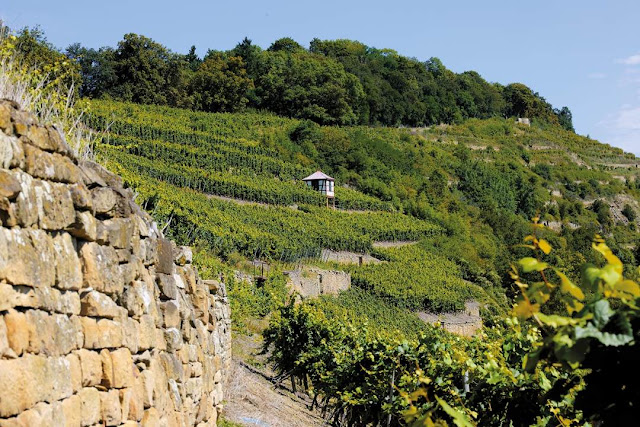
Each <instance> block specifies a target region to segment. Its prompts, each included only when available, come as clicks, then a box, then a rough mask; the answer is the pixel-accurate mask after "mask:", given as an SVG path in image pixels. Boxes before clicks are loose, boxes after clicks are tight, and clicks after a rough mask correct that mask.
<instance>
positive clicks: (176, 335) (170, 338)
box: [164, 328, 183, 352]
mask: <svg viewBox="0 0 640 427" xmlns="http://www.w3.org/2000/svg"><path fill="white" fill-rule="evenodd" d="M164 339H165V341H166V342H167V350H168V351H171V352H175V351H177V350H180V349H181V348H182V345H183V341H182V334H181V333H180V331H179V330H177V329H176V328H169V329H166V330H165V331H164Z"/></svg>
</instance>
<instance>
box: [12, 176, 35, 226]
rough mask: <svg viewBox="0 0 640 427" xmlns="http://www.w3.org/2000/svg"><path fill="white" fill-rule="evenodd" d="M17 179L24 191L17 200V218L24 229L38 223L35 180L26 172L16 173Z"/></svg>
mask: <svg viewBox="0 0 640 427" xmlns="http://www.w3.org/2000/svg"><path fill="white" fill-rule="evenodd" d="M16 177H17V178H18V180H19V181H20V186H21V187H22V191H20V194H19V195H18V197H17V198H16V206H15V207H16V209H15V216H16V217H17V220H18V224H20V225H21V226H23V227H30V226H32V225H33V224H35V223H37V222H38V203H37V200H36V190H35V187H34V179H33V178H32V177H31V175H29V174H26V173H24V172H16Z"/></svg>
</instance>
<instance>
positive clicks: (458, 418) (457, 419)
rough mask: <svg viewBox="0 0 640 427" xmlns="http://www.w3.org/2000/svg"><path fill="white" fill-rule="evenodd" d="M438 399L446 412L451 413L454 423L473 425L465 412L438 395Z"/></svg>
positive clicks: (464, 425)
mask: <svg viewBox="0 0 640 427" xmlns="http://www.w3.org/2000/svg"><path fill="white" fill-rule="evenodd" d="M436 400H437V401H438V403H439V404H440V407H442V410H443V411H444V412H446V413H447V415H449V416H450V417H451V418H453V423H454V424H455V425H457V426H458V427H473V424H472V423H471V421H469V418H467V416H466V415H465V414H464V413H462V412H460V411H459V410H457V409H455V408H452V407H451V406H449V404H448V403H447V402H445V401H444V400H442V399H440V398H439V397H438V396H436Z"/></svg>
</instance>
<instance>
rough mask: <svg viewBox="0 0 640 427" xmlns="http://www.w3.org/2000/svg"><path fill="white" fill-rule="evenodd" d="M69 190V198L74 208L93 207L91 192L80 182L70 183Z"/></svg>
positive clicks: (85, 208)
mask: <svg viewBox="0 0 640 427" xmlns="http://www.w3.org/2000/svg"><path fill="white" fill-rule="evenodd" d="M69 191H70V192H71V200H73V206H75V207H76V209H80V210H90V209H92V208H93V198H92V197H91V192H90V191H89V189H88V188H87V187H86V186H85V185H84V184H83V183H82V182H78V183H76V184H73V185H70V186H69Z"/></svg>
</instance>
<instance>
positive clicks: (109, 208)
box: [91, 187, 118, 216]
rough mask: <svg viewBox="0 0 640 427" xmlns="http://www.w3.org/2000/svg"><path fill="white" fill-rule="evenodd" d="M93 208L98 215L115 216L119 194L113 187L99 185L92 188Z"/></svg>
mask: <svg viewBox="0 0 640 427" xmlns="http://www.w3.org/2000/svg"><path fill="white" fill-rule="evenodd" d="M91 196H92V199H93V200H92V203H93V210H94V211H95V213H96V215H107V216H113V214H114V213H115V210H116V204H117V203H118V194H117V193H116V192H115V191H113V190H112V189H111V188H104V187H98V188H94V189H93V190H91Z"/></svg>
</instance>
